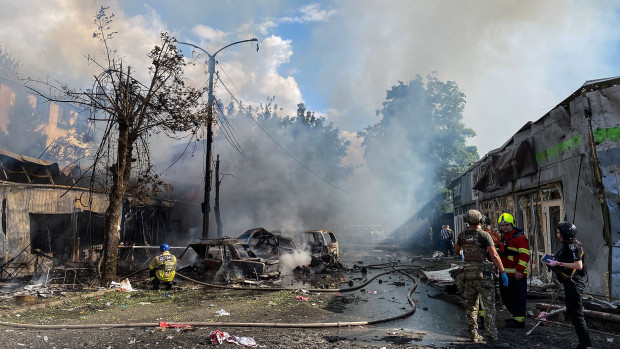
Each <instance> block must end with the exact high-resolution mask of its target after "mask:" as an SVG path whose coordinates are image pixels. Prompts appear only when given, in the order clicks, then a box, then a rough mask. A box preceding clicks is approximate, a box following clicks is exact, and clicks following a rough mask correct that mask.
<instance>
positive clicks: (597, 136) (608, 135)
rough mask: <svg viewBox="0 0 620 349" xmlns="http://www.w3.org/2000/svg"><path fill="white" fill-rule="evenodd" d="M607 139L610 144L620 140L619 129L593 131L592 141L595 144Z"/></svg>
mask: <svg viewBox="0 0 620 349" xmlns="http://www.w3.org/2000/svg"><path fill="white" fill-rule="evenodd" d="M607 139H609V140H610V141H612V142H617V141H618V139H620V127H611V128H602V129H600V130H594V141H595V142H596V143H603V142H605V140H607Z"/></svg>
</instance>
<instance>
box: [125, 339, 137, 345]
mask: <svg viewBox="0 0 620 349" xmlns="http://www.w3.org/2000/svg"><path fill="white" fill-rule="evenodd" d="M135 343H136V339H135V338H131V339H130V340H129V343H127V344H135Z"/></svg>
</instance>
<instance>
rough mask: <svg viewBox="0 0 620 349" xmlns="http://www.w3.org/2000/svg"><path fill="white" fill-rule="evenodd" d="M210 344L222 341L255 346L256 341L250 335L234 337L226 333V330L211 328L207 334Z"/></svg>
mask: <svg viewBox="0 0 620 349" xmlns="http://www.w3.org/2000/svg"><path fill="white" fill-rule="evenodd" d="M209 339H211V343H212V344H222V343H224V342H228V343H233V344H237V345H243V346H244V347H255V346H257V344H256V341H255V340H254V338H252V337H235V336H231V335H229V334H228V332H222V331H220V330H213V331H211V333H210V334H209Z"/></svg>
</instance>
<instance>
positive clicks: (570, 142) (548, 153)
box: [536, 135, 581, 162]
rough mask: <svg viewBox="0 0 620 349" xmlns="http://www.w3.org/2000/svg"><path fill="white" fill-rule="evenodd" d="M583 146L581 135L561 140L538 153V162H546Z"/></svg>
mask: <svg viewBox="0 0 620 349" xmlns="http://www.w3.org/2000/svg"><path fill="white" fill-rule="evenodd" d="M580 146H581V135H575V136H573V137H571V138H569V139H567V140H565V141H564V142H560V143H558V144H556V145H554V146H552V147H549V148H547V149H545V150H543V151H541V152H538V153H536V162H545V161H547V160H549V159H551V158H554V157H556V156H559V155H562V153H564V152H565V151H569V150H571V149H575V148H577V147H580Z"/></svg>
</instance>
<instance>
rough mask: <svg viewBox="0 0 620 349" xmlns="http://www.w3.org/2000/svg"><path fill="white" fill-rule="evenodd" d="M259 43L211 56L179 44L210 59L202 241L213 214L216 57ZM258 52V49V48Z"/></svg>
mask: <svg viewBox="0 0 620 349" xmlns="http://www.w3.org/2000/svg"><path fill="white" fill-rule="evenodd" d="M252 41H256V42H258V39H256V38H252V39H248V40H241V41H236V42H233V43H232V44H228V45H226V46H224V47H222V48H221V49H219V50H217V51H216V52H215V53H214V54H210V53H209V52H207V51H205V50H204V49H202V48H201V47H198V46H196V45H194V44H190V43H187V42H179V44H183V45H188V46H191V47H194V48H196V49H198V50H200V51H202V52H204V53H205V54H206V55H207V56H208V57H209V60H208V64H209V98H208V99H207V154H206V160H205V161H206V172H205V196H204V202H203V203H202V239H203V240H204V239H208V238H209V213H210V212H211V203H210V202H211V201H210V200H211V145H212V143H213V102H214V99H215V97H214V96H213V74H215V56H216V55H217V54H218V53H220V52H221V51H222V50H224V49H225V48H227V47H230V46H232V45H236V44H240V43H243V42H252ZM257 50H258V48H257Z"/></svg>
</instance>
